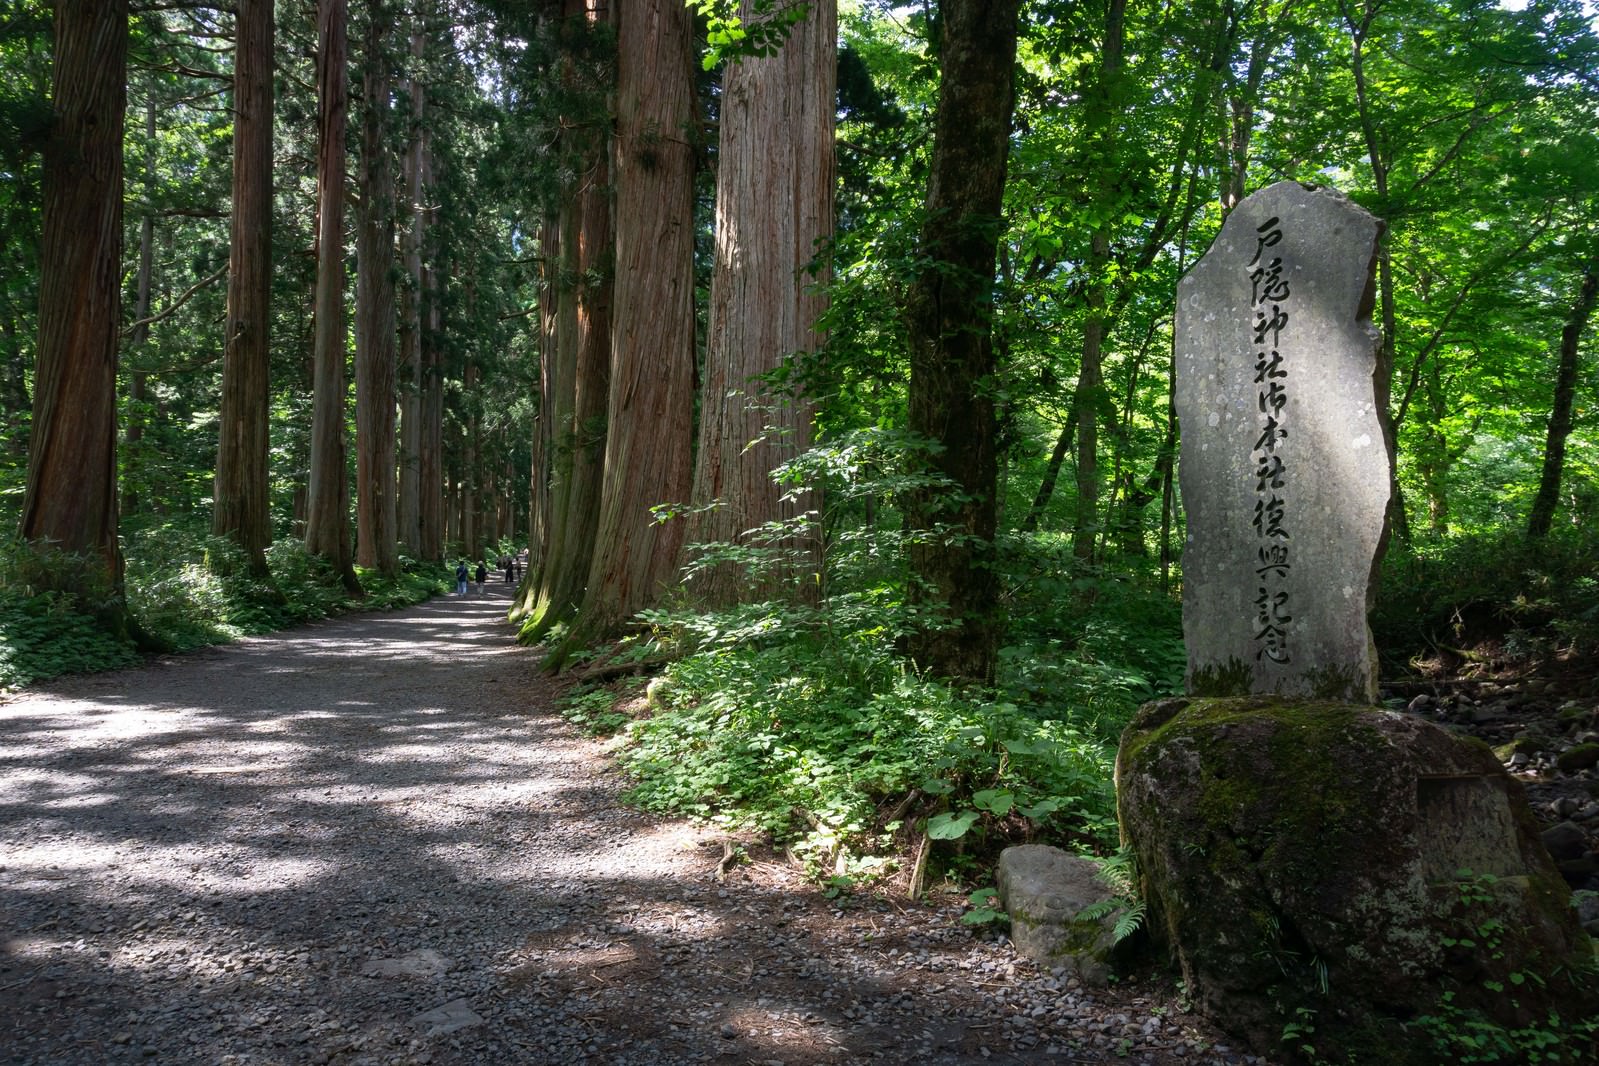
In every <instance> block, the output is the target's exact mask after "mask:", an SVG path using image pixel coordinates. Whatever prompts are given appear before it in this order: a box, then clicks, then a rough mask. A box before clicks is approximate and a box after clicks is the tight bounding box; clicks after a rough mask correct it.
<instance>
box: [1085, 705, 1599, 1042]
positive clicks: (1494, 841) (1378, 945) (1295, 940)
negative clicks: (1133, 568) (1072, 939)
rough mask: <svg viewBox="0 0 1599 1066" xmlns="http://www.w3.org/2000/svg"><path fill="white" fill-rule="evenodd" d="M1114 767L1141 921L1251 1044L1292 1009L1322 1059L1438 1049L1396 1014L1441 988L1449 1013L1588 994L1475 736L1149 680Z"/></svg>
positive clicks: (1276, 1030)
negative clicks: (1309, 1028)
mask: <svg viewBox="0 0 1599 1066" xmlns="http://www.w3.org/2000/svg"><path fill="white" fill-rule="evenodd" d="M1117 780H1118V802H1119V804H1120V814H1121V824H1122V831H1123V833H1124V835H1125V836H1126V838H1127V840H1128V841H1129V843H1130V844H1131V846H1132V848H1133V850H1134V853H1135V854H1136V857H1137V860H1138V867H1139V871H1140V877H1141V880H1142V889H1143V892H1144V898H1145V902H1146V903H1147V904H1148V906H1149V908H1150V917H1149V924H1150V926H1151V931H1152V932H1153V933H1155V934H1156V935H1158V936H1162V937H1163V938H1164V939H1166V940H1167V941H1168V942H1169V944H1170V946H1171V947H1172V949H1173V951H1174V953H1175V955H1176V957H1177V959H1178V961H1179V963H1180V964H1181V967H1182V970H1183V976H1184V979H1185V980H1186V981H1187V983H1188V987H1189V989H1190V991H1191V992H1192V994H1193V995H1194V997H1195V1001H1196V1003H1197V1004H1198V1005H1199V1006H1200V1008H1201V1009H1202V1010H1203V1011H1204V1012H1205V1013H1207V1014H1208V1015H1210V1016H1211V1017H1212V1018H1213V1019H1214V1020H1215V1021H1216V1022H1217V1024H1219V1025H1221V1026H1222V1027H1223V1028H1226V1029H1229V1030H1231V1031H1233V1032H1234V1033H1236V1034H1237V1035H1238V1036H1240V1037H1241V1038H1243V1039H1246V1040H1248V1041H1250V1042H1251V1043H1253V1044H1254V1045H1255V1046H1256V1047H1257V1048H1260V1049H1262V1050H1265V1051H1268V1052H1270V1053H1272V1054H1282V1053H1283V1050H1282V1048H1281V1047H1280V1040H1281V1036H1282V1033H1283V1028H1284V1025H1285V1024H1287V1023H1289V1022H1305V1021H1310V1022H1311V1023H1312V1024H1313V1025H1314V1027H1315V1033H1314V1038H1313V1039H1312V1040H1311V1041H1310V1042H1311V1043H1314V1045H1315V1046H1316V1050H1317V1053H1318V1054H1319V1055H1320V1056H1321V1057H1322V1058H1323V1059H1324V1060H1325V1061H1329V1062H1344V1061H1349V1062H1383V1063H1405V1064H1417V1066H1420V1064H1423V1063H1427V1064H1431V1063H1436V1062H1439V1061H1442V1060H1443V1059H1442V1058H1441V1057H1440V1056H1441V1054H1442V1053H1441V1052H1440V1046H1439V1045H1438V1044H1437V1043H1436V1038H1437V1033H1436V1030H1435V1029H1430V1028H1429V1027H1428V1026H1425V1025H1417V1024H1414V1023H1415V1019H1417V1018H1420V1017H1423V1016H1426V1015H1429V1014H1432V1015H1438V1014H1439V1013H1440V1012H1444V1011H1445V1007H1444V1003H1445V1001H1444V999H1443V997H1444V995H1445V993H1449V994H1451V995H1452V997H1453V998H1452V1001H1451V1003H1452V1006H1451V1007H1450V1008H1449V1010H1450V1011H1453V1012H1455V1013H1453V1014H1452V1015H1450V1016H1451V1017H1452V1018H1453V1019H1454V1022H1453V1023H1451V1024H1459V1023H1461V1022H1462V1020H1468V1021H1469V1020H1470V1019H1471V1018H1472V1017H1474V1016H1475V1017H1481V1018H1485V1019H1487V1020H1489V1021H1491V1022H1493V1023H1496V1024H1499V1025H1502V1026H1506V1027H1508V1028H1518V1027H1523V1026H1528V1025H1533V1026H1539V1027H1544V1026H1546V1025H1547V1024H1548V1023H1547V1019H1548V1018H1549V1012H1550V1011H1554V1012H1555V1014H1556V1016H1558V1017H1559V1018H1560V1019H1563V1022H1564V1024H1566V1025H1567V1026H1568V1027H1569V1025H1570V1023H1571V1022H1572V1021H1573V1020H1574V1019H1581V1018H1583V1017H1586V1016H1587V1015H1586V1014H1585V1013H1584V1012H1589V1011H1592V1010H1593V1009H1595V1007H1599V996H1596V994H1595V989H1594V987H1593V986H1592V984H1591V982H1590V983H1589V984H1587V985H1583V984H1581V983H1580V981H1581V980H1582V979H1581V978H1579V977H1574V976H1573V975H1574V974H1580V973H1581V972H1582V970H1581V964H1582V962H1583V960H1585V959H1587V958H1588V957H1589V956H1590V955H1591V952H1592V945H1591V944H1590V942H1589V941H1588V939H1587V937H1586V935H1585V934H1584V933H1583V932H1582V931H1581V929H1580V927H1579V926H1578V924H1577V917H1576V913H1575V911H1574V910H1573V909H1572V907H1571V899H1570V893H1569V891H1568V890H1567V888H1566V885H1565V884H1564V882H1563V881H1562V880H1561V877H1560V875H1559V874H1558V873H1557V872H1556V870H1555V868H1554V865H1553V863H1552V862H1551V860H1550V858H1549V855H1548V853H1547V852H1546V851H1545V850H1544V848H1543V846H1542V845H1541V844H1540V843H1539V839H1538V830H1537V825H1536V823H1535V822H1534V821H1533V819H1532V816H1531V813H1530V812H1529V810H1528V809H1527V804H1526V799H1525V794H1524V792H1523V789H1522V786H1521V785H1520V783H1519V782H1517V781H1516V780H1515V779H1513V778H1511V777H1510V776H1509V775H1507V774H1506V773H1504V771H1503V770H1502V769H1501V767H1500V766H1499V764H1498V761H1497V760H1496V759H1495V758H1494V755H1493V753H1492V752H1491V751H1490V750H1489V749H1488V748H1487V747H1486V746H1484V745H1482V744H1480V743H1478V742H1476V741H1472V740H1467V739H1463V738H1460V737H1457V736H1455V735H1453V734H1450V733H1448V732H1447V731H1445V730H1443V729H1441V728H1439V727H1437V726H1434V725H1432V724H1430V723H1428V722H1425V721H1422V720H1420V719H1417V718H1415V717H1414V716H1411V715H1406V714H1402V713H1398V712H1392V711H1385V710H1381V709H1378V708H1374V707H1366V706H1357V705H1354V704H1348V703H1333V702H1305V703H1299V702H1293V701H1284V700H1281V699H1276V698H1271V697H1251V698H1240V699H1176V700H1165V701H1161V702H1157V703H1153V704H1150V705H1148V706H1146V707H1145V708H1144V709H1143V710H1142V711H1140V713H1139V716H1138V717H1137V719H1135V721H1134V722H1133V724H1132V726H1131V727H1130V728H1129V729H1128V730H1127V733H1126V734H1125V735H1124V736H1123V738H1122V746H1121V751H1120V753H1119V755H1118V758H1117ZM1463 869H1464V870H1470V871H1471V874H1470V876H1469V877H1468V876H1465V875H1462V873H1461V871H1462V870H1463ZM1512 974H1515V975H1518V976H1516V977H1513V976H1512ZM1301 1011H1303V1012H1306V1013H1303V1014H1301V1013H1300V1012H1301ZM1567 1031H1568V1034H1569V1032H1570V1030H1569V1028H1568V1030H1567ZM1443 1057H1447V1056H1443ZM1561 1061H1564V1060H1561ZM1573 1061H1576V1060H1573Z"/></svg>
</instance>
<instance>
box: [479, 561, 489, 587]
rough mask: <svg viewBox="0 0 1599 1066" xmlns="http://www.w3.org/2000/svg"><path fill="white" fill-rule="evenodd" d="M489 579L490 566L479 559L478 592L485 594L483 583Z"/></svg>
mask: <svg viewBox="0 0 1599 1066" xmlns="http://www.w3.org/2000/svg"><path fill="white" fill-rule="evenodd" d="M488 579H489V568H488V567H486V566H484V565H483V560H482V559H479V560H478V561H477V594H478V595H479V596H481V595H483V585H484V583H485V582H487V581H488Z"/></svg>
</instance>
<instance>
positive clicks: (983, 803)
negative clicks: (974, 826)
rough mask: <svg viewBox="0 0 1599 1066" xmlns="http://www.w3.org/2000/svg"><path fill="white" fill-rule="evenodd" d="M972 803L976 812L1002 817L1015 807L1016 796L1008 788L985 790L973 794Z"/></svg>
mask: <svg viewBox="0 0 1599 1066" xmlns="http://www.w3.org/2000/svg"><path fill="white" fill-rule="evenodd" d="M972 802H973V803H974V804H976V805H977V809H978V810H983V811H993V812H994V813H995V814H997V815H1004V814H1007V813H1008V812H1009V811H1010V809H1011V807H1012V806H1014V805H1015V803H1016V794H1015V793H1014V792H1012V791H1011V790H1010V789H1008V788H985V789H983V790H982V791H981V792H977V793H974V794H973V796H972Z"/></svg>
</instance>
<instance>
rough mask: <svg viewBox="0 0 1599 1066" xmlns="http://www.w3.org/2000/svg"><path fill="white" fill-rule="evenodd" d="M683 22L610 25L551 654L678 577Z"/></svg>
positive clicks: (685, 234) (686, 305) (689, 402)
mask: <svg viewBox="0 0 1599 1066" xmlns="http://www.w3.org/2000/svg"><path fill="white" fill-rule="evenodd" d="M693 71H694V57H693V23H692V20H691V18H690V17H689V12H688V8H686V7H685V6H684V5H683V3H682V0H628V2H626V3H624V4H622V5H621V9H620V14H619V16H618V22H617V86H616V101H617V104H616V106H617V124H616V127H617V128H616V150H615V166H614V170H613V180H614V181H615V184H616V215H615V226H616V273H615V306H614V308H613V316H612V332H611V384H610V399H609V403H608V405H607V417H606V424H607V430H606V438H605V484H604V490H603V496H602V499H601V501H600V517H599V525H598V530H597V533H596V536H595V545H594V560H593V563H592V564H591V566H590V567H589V576H588V583H587V586H586V587H585V589H584V595H583V604H582V607H581V609H580V610H579V612H578V615H577V617H576V619H575V620H574V621H573V624H572V628H571V630H570V631H569V632H568V636H567V639H566V640H565V641H564V642H563V643H562V644H561V646H560V647H559V648H557V649H556V650H555V651H554V652H553V653H552V654H551V656H550V659H549V661H548V665H549V666H550V667H551V668H558V667H559V666H560V664H561V663H562V662H563V661H564V660H565V658H566V657H567V656H568V655H570V654H571V653H572V652H573V651H574V650H576V649H578V648H581V647H583V646H584V645H586V644H588V643H591V642H592V641H595V640H598V639H601V638H603V637H606V636H610V635H612V634H614V633H615V632H617V631H618V630H619V629H620V628H621V627H622V625H623V624H624V623H625V622H626V621H627V619H629V618H631V617H632V616H633V615H635V614H637V613H638V612H639V611H641V610H643V609H645V608H647V607H649V606H651V605H652V604H654V603H655V602H656V601H657V599H658V598H659V596H660V594H661V590H662V588H663V587H664V586H665V584H666V583H667V582H668V581H670V580H671V579H672V578H673V576H674V575H675V574H676V572H677V557H678V551H679V549H680V548H681V547H682V540H683V524H682V522H680V521H666V522H661V521H657V519H656V516H655V513H654V512H653V511H652V507H654V506H655V505H666V506H668V507H682V506H683V505H685V504H687V503H688V499H689V490H690V485H691V481H692V477H693V469H692V465H691V451H692V448H693V439H692V434H693V416H694V200H693V197H694V153H693V150H692V147H691V145H690V144H689V141H688V137H689V133H690V131H691V130H693V129H695V128H696V123H695V115H694V76H693Z"/></svg>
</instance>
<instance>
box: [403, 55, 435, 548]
mask: <svg viewBox="0 0 1599 1066" xmlns="http://www.w3.org/2000/svg"><path fill="white" fill-rule="evenodd" d="M426 56H427V35H426V34H425V33H423V32H422V30H421V28H420V27H418V28H417V29H416V30H415V31H413V32H412V34H411V70H410V72H409V74H408V76H407V78H406V97H407V100H408V103H409V104H410V122H409V123H408V124H407V127H406V142H405V144H406V148H405V167H404V182H405V215H406V221H407V225H406V228H405V232H404V234H403V235H402V237H401V257H402V263H401V266H402V269H403V272H404V278H405V283H404V286H403V287H402V288H401V290H400V323H399V345H400V350H399V383H400V387H401V391H400V498H399V503H398V505H397V508H396V517H397V527H398V528H397V532H396V534H395V535H396V536H397V537H398V539H399V541H400V543H401V544H402V545H404V546H405V550H406V552H407V553H408V554H409V555H410V556H411V557H412V558H420V557H421V555H422V499H421V493H422V481H421V474H422V469H421V467H422V463H421V452H422V246H423V243H424V240H425V229H424V225H425V222H426V212H425V209H424V207H423V204H422V120H423V117H424V111H425V109H426V106H427V89H426V87H425V85H424V83H423V81H422V64H423V61H424V60H425V59H426Z"/></svg>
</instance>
